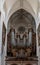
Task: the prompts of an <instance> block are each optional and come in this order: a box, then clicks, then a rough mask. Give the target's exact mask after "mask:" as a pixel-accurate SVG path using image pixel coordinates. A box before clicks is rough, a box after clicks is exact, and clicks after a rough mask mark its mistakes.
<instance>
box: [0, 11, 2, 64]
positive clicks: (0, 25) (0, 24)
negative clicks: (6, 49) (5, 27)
mask: <svg viewBox="0 0 40 65" xmlns="http://www.w3.org/2000/svg"><path fill="white" fill-rule="evenodd" d="M1 46H2V22H1V12H0V64H1Z"/></svg>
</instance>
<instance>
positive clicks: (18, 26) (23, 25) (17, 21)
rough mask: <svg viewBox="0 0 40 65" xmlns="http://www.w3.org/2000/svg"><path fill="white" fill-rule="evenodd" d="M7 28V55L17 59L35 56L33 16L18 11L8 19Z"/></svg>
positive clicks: (23, 11)
mask: <svg viewBox="0 0 40 65" xmlns="http://www.w3.org/2000/svg"><path fill="white" fill-rule="evenodd" d="M7 27H8V28H7V45H8V46H7V49H8V50H7V55H8V56H13V57H19V58H20V57H21V58H24V57H25V56H36V23H35V20H34V18H33V16H32V15H31V14H30V13H29V12H27V11H25V10H24V9H19V10H17V11H16V12H15V13H13V15H12V16H11V17H10V19H9V21H8V26H7ZM18 49H19V50H18ZM16 53H17V54H16Z"/></svg>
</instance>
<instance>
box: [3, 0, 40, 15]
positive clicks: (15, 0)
mask: <svg viewBox="0 0 40 65" xmlns="http://www.w3.org/2000/svg"><path fill="white" fill-rule="evenodd" d="M39 6H40V3H39V0H5V2H4V9H5V11H6V12H7V14H10V13H11V12H13V11H16V10H18V9H20V8H23V9H26V10H27V11H29V12H30V13H31V14H34V15H37V13H38V9H39ZM10 15H11V14H10Z"/></svg>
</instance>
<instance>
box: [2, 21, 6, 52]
mask: <svg viewBox="0 0 40 65" xmlns="http://www.w3.org/2000/svg"><path fill="white" fill-rule="evenodd" d="M5 38H6V27H5V24H4V22H3V28H2V52H3V47H4V45H5Z"/></svg>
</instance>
